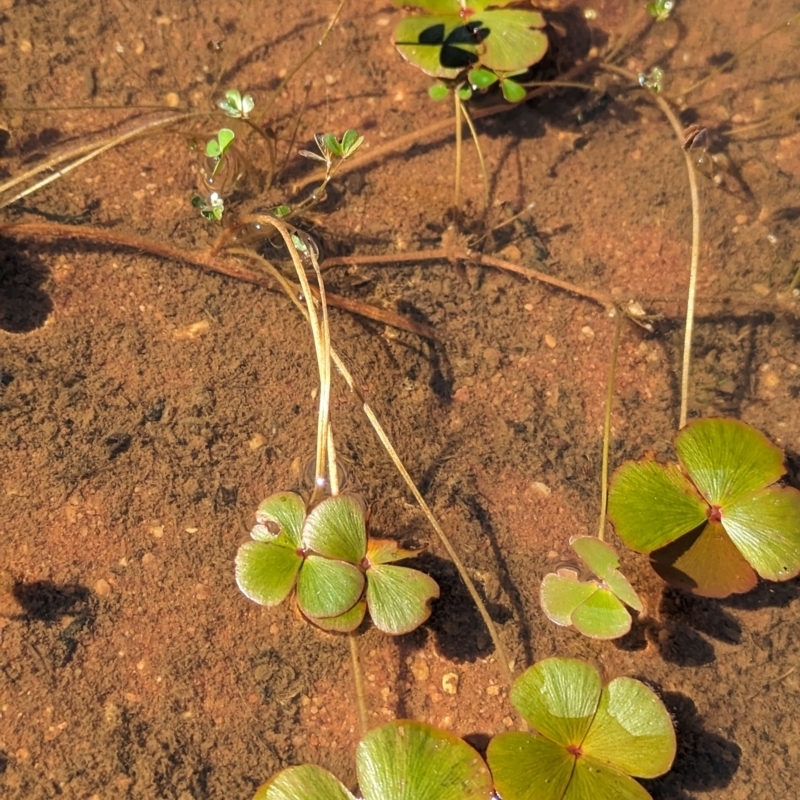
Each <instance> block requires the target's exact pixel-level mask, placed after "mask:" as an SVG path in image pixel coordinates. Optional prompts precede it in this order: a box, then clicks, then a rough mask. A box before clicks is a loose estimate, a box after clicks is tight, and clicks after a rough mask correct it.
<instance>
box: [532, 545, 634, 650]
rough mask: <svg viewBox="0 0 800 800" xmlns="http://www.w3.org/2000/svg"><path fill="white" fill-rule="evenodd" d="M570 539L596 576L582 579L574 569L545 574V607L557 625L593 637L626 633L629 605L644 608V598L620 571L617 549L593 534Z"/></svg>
mask: <svg viewBox="0 0 800 800" xmlns="http://www.w3.org/2000/svg"><path fill="white" fill-rule="evenodd" d="M569 543H570V546H571V547H572V549H573V550H574V551H575V552H576V553H577V554H578V557H579V558H580V559H581V561H583V563H584V564H585V565H586V566H587V567H588V568H589V570H591V572H592V574H593V575H595V576H596V578H597V579H596V580H588V581H582V580H580V579H579V576H578V574H577V573H576V572H575V571H574V570H571V569H561V570H558V572H551V573H549V574H548V575H545V577H544V580H543V581H542V587H541V591H540V600H541V604H542V610H543V611H544V613H545V614H546V615H547V618H548V619H549V620H550V621H551V622H555V623H556V625H562V626H565V627H568V626H570V625H571V626H573V627H575V628H576V629H577V630H578V631H580V632H581V633H582V634H583V635H584V636H589V637H590V638H592V639H616V638H618V637H620V636H624V635H625V634H626V633H628V631H629V630H630V629H631V615H630V612H629V611H628V609H627V608H626V606H628V607H630V608H633V609H635V610H636V611H641V610H642V601H641V600H640V599H639V596H638V595H637V594H636V592H635V591H634V590H633V587H632V586H631V585H630V583H628V579H627V578H626V577H625V576H624V575H623V574H622V573H621V572H620V571H619V569H618V567H619V557H618V556H617V553H616V551H615V550H614V548H613V547H611V545H608V544H606V543H605V542H601V541H600V540H599V539H598V538H596V537H594V536H573V537H572V538H571V539H570V540H569Z"/></svg>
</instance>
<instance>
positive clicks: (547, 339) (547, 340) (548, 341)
mask: <svg viewBox="0 0 800 800" xmlns="http://www.w3.org/2000/svg"><path fill="white" fill-rule="evenodd" d="M544 343H545V344H546V345H547V346H548V347H549V348H550V349H551V350H552V349H553V348H554V347H555V346H556V340H555V337H554V336H551V335H550V334H549V333H546V334H545V337H544Z"/></svg>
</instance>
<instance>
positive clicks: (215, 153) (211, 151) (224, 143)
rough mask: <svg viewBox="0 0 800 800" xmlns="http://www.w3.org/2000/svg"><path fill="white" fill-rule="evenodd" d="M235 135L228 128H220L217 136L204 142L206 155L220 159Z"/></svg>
mask: <svg viewBox="0 0 800 800" xmlns="http://www.w3.org/2000/svg"><path fill="white" fill-rule="evenodd" d="M235 137H236V134H235V133H234V132H233V131H232V130H231V129H230V128H220V129H219V133H217V138H216V139H209V140H208V141H207V142H206V155H207V156H208V157H209V158H220V159H221V158H222V157H223V156H224V155H225V151H226V150H227V149H228V148H229V147H230V146H231V142H232V141H233V140H234V138H235Z"/></svg>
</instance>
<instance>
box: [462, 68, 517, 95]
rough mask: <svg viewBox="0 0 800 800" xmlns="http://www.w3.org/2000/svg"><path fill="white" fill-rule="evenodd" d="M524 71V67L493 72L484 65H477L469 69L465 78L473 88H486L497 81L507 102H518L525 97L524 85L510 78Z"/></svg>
mask: <svg viewBox="0 0 800 800" xmlns="http://www.w3.org/2000/svg"><path fill="white" fill-rule="evenodd" d="M526 72H527V70H524V69H522V70H517V71H515V72H495V71H494V70H491V69H486V67H479V68H478V69H471V70H470V71H469V73H468V75H467V78H468V79H469V82H470V84H471V85H472V88H473V89H488V88H489V87H490V86H493V85H494V84H495V83H497V82H498V81H499V82H500V89H501V91H502V92H503V97H504V98H505V99H506V100H507V101H508V102H509V103H520V102H522V101H523V100H524V99H525V95H526V92H525V87H524V86H522V85H521V84H519V83H517V82H516V81H515V80H512V78H514V77H516V76H518V75H524V74H525V73H526Z"/></svg>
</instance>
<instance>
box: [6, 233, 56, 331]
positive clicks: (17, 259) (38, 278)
mask: <svg viewBox="0 0 800 800" xmlns="http://www.w3.org/2000/svg"><path fill="white" fill-rule="evenodd" d="M47 278H48V269H47V267H46V266H45V265H44V264H43V263H42V262H40V261H39V260H38V259H36V258H34V257H32V256H31V254H30V251H28V250H26V249H25V248H23V247H22V246H21V245H20V244H19V243H17V242H15V241H14V240H12V239H7V238H4V237H0V330H4V331H8V332H9V333H30V332H31V331H34V330H36V329H37V328H41V327H42V325H44V323H45V321H46V320H47V318H48V317H49V316H50V313H51V312H52V310H53V301H52V300H51V299H50V297H49V295H48V294H47V292H45V291H44V289H42V284H44V283H45V281H46V280H47Z"/></svg>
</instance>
